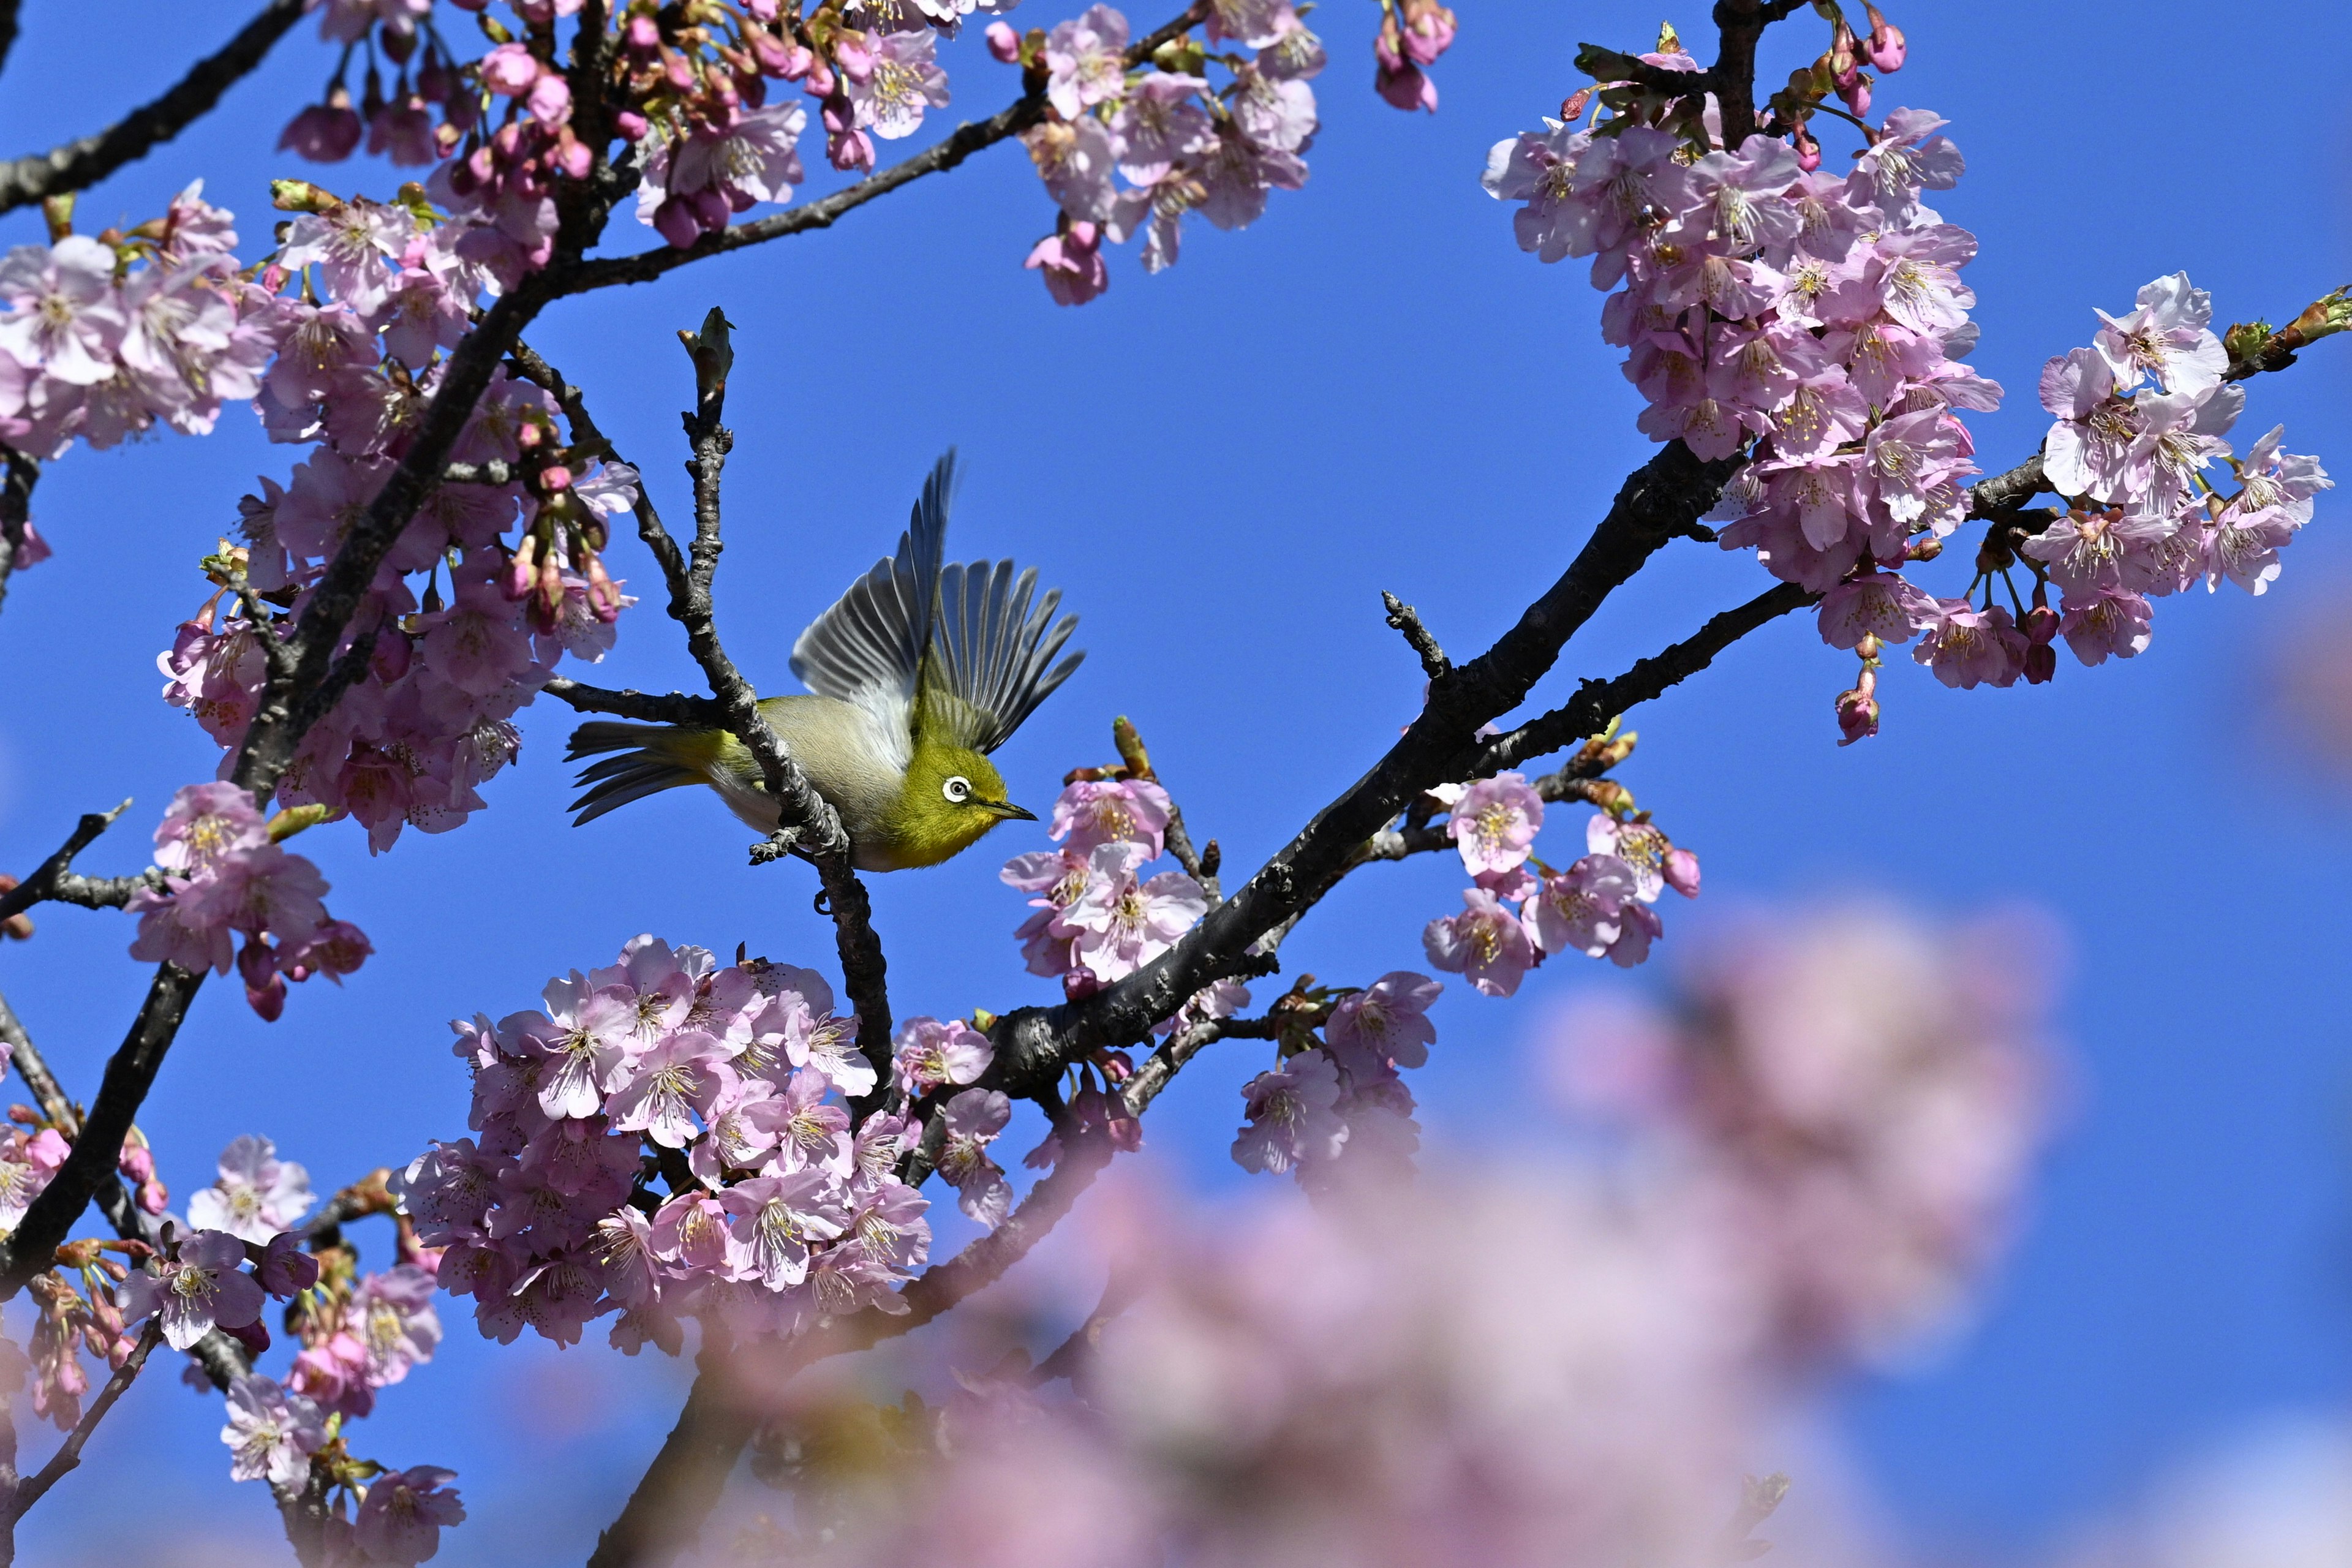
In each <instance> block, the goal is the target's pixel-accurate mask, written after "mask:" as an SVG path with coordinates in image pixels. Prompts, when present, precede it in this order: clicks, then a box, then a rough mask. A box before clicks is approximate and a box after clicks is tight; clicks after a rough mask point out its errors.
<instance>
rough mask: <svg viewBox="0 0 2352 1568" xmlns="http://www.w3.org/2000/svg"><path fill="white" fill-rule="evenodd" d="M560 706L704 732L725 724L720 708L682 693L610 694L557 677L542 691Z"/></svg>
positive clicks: (634, 692) (712, 702)
mask: <svg viewBox="0 0 2352 1568" xmlns="http://www.w3.org/2000/svg"><path fill="white" fill-rule="evenodd" d="M541 690H543V691H545V692H546V693H547V695H548V696H550V697H552V698H554V699H555V700H557V701H558V702H566V703H569V704H571V705H572V707H573V708H575V709H577V710H580V711H581V712H583V713H612V714H616V715H618V716H619V717H621V718H623V719H642V720H645V721H647V722H648V723H654V724H685V725H688V726H692V727H698V728H701V729H714V728H716V727H717V726H719V725H720V724H722V723H724V722H725V721H726V719H725V716H724V715H723V714H722V713H721V712H720V711H719V704H718V703H716V702H714V701H712V700H710V699H709V698H708V697H692V696H688V694H687V693H685V692H683V691H671V692H665V693H662V694H659V695H655V694H651V693H647V692H643V691H611V690H607V689H605V688H604V687H601V686H589V685H587V684H585V683H583V682H581V681H577V680H567V679H564V678H563V677H562V676H560V675H559V676H557V677H556V678H555V679H552V680H551V681H549V682H548V683H547V684H546V685H545V686H544V687H542V688H541Z"/></svg>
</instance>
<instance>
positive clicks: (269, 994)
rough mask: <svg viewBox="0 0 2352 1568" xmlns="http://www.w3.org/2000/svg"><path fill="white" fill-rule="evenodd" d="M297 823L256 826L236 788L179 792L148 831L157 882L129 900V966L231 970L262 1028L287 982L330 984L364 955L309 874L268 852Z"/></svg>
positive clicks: (364, 946)
mask: <svg viewBox="0 0 2352 1568" xmlns="http://www.w3.org/2000/svg"><path fill="white" fill-rule="evenodd" d="M303 822H304V816H303V814H300V813H290V814H283V815H281V816H278V818H276V819H273V820H270V821H265V820H264V819H263V817H262V815H261V813H260V811H259V810H258V809H257V807H256V806H255V805H254V804H253V795H252V794H251V793H250V792H248V791H247V790H246V789H245V788H243V787H242V786H241V785H237V784H189V785H187V786H186V787H185V788H184V789H182V790H181V791H180V792H179V793H178V794H177V795H173V797H172V805H171V808H170V809H169V810H167V811H166V812H164V814H163V822H162V823H161V824H159V825H158V826H156V829H155V865H156V867H157V868H158V870H159V871H160V872H161V873H162V875H161V878H160V879H159V880H158V881H157V882H155V883H153V884H151V885H149V886H145V887H142V888H141V889H139V890H138V891H137V892H135V893H133V894H132V895H131V905H130V909H131V913H132V914H134V915H137V916H138V917H139V934H138V936H137V938H136V939H135V940H134V941H133V942H131V957H133V958H138V959H144V960H146V961H147V962H149V963H176V964H178V965H180V967H182V968H183V969H187V970H192V971H194V972H197V973H202V972H203V971H205V970H207V969H210V970H213V971H215V972H216V973H221V974H226V973H228V972H229V970H230V968H231V966H232V965H234V967H235V968H236V972H237V973H238V975H239V977H240V978H242V979H243V980H244V982H245V999H246V1001H247V1003H249V1004H250V1005H252V1007H253V1010H254V1011H255V1012H257V1013H258V1014H260V1015H261V1016H262V1017H263V1018H265V1019H268V1020H271V1021H275V1020H276V1019H277V1017H278V1015H279V1014H280V1013H281V1012H283V1011H284V1010H285V1006H286V984H287V982H288V981H289V980H291V981H303V980H308V979H310V977H311V976H312V975H314V974H323V975H325V976H326V977H327V978H328V979H330V980H332V981H335V982H336V983H337V984H341V981H342V977H343V976H344V975H346V974H349V973H352V971H353V970H355V969H357V968H358V967H359V966H360V965H361V964H362V963H364V962H366V959H367V956H368V954H369V953H370V952H373V951H374V949H373V948H372V947H371V946H370V945H369V944H368V939H367V936H366V934H365V933H364V932H362V931H361V930H360V929H359V927H357V926H355V925H353V924H352V923H351V922H350V921H339V920H335V919H333V918H331V916H329V914H328V913H327V906H326V905H325V903H324V902H322V901H321V900H322V899H323V896H324V895H325V893H326V891H327V880H326V879H325V878H323V877H321V876H320V875H319V868H317V867H316V866H314V865H312V864H311V863H310V861H309V860H308V859H307V858H304V857H302V856H299V855H297V854H294V853H293V852H291V851H290V850H288V849H286V848H284V847H282V846H281V845H280V844H279V843H278V839H280V838H282V837H286V836H287V834H288V832H289V830H291V829H293V828H296V827H298V826H300V825H302V824H303ZM239 937H242V938H243V939H244V942H243V945H242V946H239V945H238V941H237V939H238V938H239Z"/></svg>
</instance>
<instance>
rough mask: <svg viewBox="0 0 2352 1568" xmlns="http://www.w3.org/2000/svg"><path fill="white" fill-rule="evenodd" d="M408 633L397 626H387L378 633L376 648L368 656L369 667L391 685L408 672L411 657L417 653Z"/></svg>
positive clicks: (379, 678) (377, 676) (379, 677)
mask: <svg viewBox="0 0 2352 1568" xmlns="http://www.w3.org/2000/svg"><path fill="white" fill-rule="evenodd" d="M415 652H416V649H415V645H413V644H412V643H410V642H409V640H408V634H407V633H406V632H404V631H402V630H401V629H400V628H399V627H397V626H386V627H384V628H383V630H382V631H380V632H378V633H377V634H376V638H375V649H374V651H373V653H372V654H370V655H369V657H368V668H370V669H371V670H373V671H374V672H375V678H376V679H378V680H381V681H383V683H384V684H385V685H386V686H390V685H391V684H392V683H393V682H394V681H395V680H398V679H400V678H401V677H402V676H404V675H406V674H407V673H408V664H409V660H410V658H412V657H413V656H414V655H415Z"/></svg>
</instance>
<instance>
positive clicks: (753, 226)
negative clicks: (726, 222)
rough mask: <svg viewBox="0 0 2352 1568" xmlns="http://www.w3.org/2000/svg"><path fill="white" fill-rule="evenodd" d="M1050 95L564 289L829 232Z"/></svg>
mask: <svg viewBox="0 0 2352 1568" xmlns="http://www.w3.org/2000/svg"><path fill="white" fill-rule="evenodd" d="M1208 11H1209V7H1208V4H1207V0H1197V3H1196V4H1194V5H1192V7H1191V8H1190V9H1188V10H1187V11H1185V12H1184V14H1183V15H1182V16H1178V17H1177V18H1176V19H1175V20H1174V21H1172V22H1170V23H1168V24H1167V25H1165V26H1161V27H1160V28H1158V29H1156V30H1155V31H1153V32H1151V33H1150V34H1147V35H1146V36H1145V37H1142V38H1139V39H1138V40H1137V41H1136V43H1135V45H1134V46H1133V47H1130V48H1129V50H1128V51H1127V63H1128V65H1129V68H1133V67H1136V66H1139V65H1142V64H1143V63H1144V62H1145V61H1147V60H1149V59H1150V58H1151V56H1152V54H1153V52H1154V51H1155V50H1157V49H1158V48H1159V47H1160V45H1162V44H1164V43H1167V42H1169V41H1170V40H1171V39H1173V38H1178V37H1182V36H1183V34H1184V31H1185V29H1187V28H1189V27H1191V26H1192V25H1193V24H1195V23H1197V22H1199V21H1200V20H1201V19H1202V17H1204V16H1207V15H1208ZM1045 107H1046V106H1045V89H1044V88H1043V87H1042V86H1041V87H1040V88H1038V89H1036V90H1034V91H1033V92H1030V93H1027V94H1025V95H1024V96H1023V97H1022V98H1020V99H1019V100H1016V101H1014V102H1013V103H1011V104H1008V105H1006V106H1005V107H1004V108H1003V109H1002V110H998V111H997V112H996V113H994V114H992V115H991V116H989V117H988V118H987V119H986V120H983V121H979V122H978V123H976V124H975V123H972V122H970V121H967V122H965V123H964V124H961V125H959V126H957V127H956V128H955V129H954V130H953V131H951V132H949V133H948V134H947V136H946V137H945V138H944V139H942V140H941V141H939V142H934V143H933V144H932V145H930V146H929V147H926V148H925V149H923V151H921V152H920V153H916V154H915V155H914V156H913V157H911V158H908V159H905V160H903V161H901V162H899V163H893V164H892V165H890V167H888V168H887V169H882V170H877V172H876V173H874V174H869V175H867V176H866V178H865V179H863V180H860V181H858V182H857V184H854V185H851V186H849V187H847V188H846V189H844V190H839V191H835V193H834V194H833V195H829V196H824V197H822V198H820V199H818V200H816V201H813V202H803V203H802V204H801V205H798V206H796V207H788V208H786V209H785V210H784V211H782V212H780V213H778V214H776V215H775V216H772V217H764V218H761V219H759V220H758V221H757V222H754V223H745V224H733V225H730V226H728V227H726V228H723V229H719V230H718V231H716V232H714V233H710V234H706V235H704V236H703V237H701V238H700V239H698V240H696V241H695V242H694V243H693V244H692V245H689V246H687V247H685V248H683V249H677V248H669V247H666V248H664V249H660V250H646V251H640V252H639V253H638V254H636V255H635V256H618V257H609V258H602V259H599V260H595V261H590V262H587V263H584V264H583V265H582V266H581V267H579V268H576V269H574V270H573V271H572V273H571V275H570V276H569V277H568V278H566V279H565V281H564V288H563V292H565V293H567V294H583V293H586V292H587V291H588V290H590V289H609V288H612V287H613V286H614V285H615V284H621V283H650V282H652V281H653V280H654V279H656V278H659V277H661V276H663V275H664V274H666V273H669V272H675V271H676V270H677V268H681V267H684V266H687V265H688V264H689V263H692V262H696V261H700V260H701V259H703V258H705V257H709V256H720V255H724V254H725V253H727V252H729V251H731V250H741V249H744V248H745V247H749V246H754V245H762V244H765V243H766V242H767V241H769V240H772V239H781V238H782V237H784V236H785V235H788V234H801V233H804V232H805V231H807V230H809V229H813V228H829V227H831V226H833V225H834V224H835V223H837V222H838V221H840V219H841V218H842V216H844V215H845V214H847V213H850V212H854V211H855V210H856V209H857V208H859V207H862V206H864V205H866V203H867V202H870V201H872V200H873V199H874V198H875V197H877V196H885V195H889V194H890V193H891V192H892V191H895V190H897V189H898V187H899V186H901V185H904V184H910V183H911V182H913V181H916V180H919V179H921V178H922V177H923V176H924V175H926V174H943V173H945V172H946V171H948V170H950V169H952V168H954V167H955V166H956V165H957V164H959V163H962V162H963V161H964V160H965V159H967V158H969V157H971V155H972V154H973V153H978V152H980V151H982V149H984V148H988V147H992V146H994V145H996V143H998V142H1002V141H1003V140H1005V139H1006V138H1007V137H1010V136H1018V135H1019V134H1021V132H1024V131H1026V130H1028V129H1029V128H1030V127H1031V126H1033V125H1035V124H1037V123H1038V122H1039V121H1042V120H1044V119H1045Z"/></svg>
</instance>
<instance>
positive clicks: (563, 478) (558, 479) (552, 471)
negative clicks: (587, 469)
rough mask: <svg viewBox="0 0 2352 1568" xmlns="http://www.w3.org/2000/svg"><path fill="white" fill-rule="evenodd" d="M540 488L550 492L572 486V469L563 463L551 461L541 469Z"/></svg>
mask: <svg viewBox="0 0 2352 1568" xmlns="http://www.w3.org/2000/svg"><path fill="white" fill-rule="evenodd" d="M539 488H540V489H543V490H547V491H550V492H552V491H555V490H568V489H571V488H572V470H571V469H570V468H565V467H564V466H563V465H562V464H561V463H550V464H548V465H547V467H545V468H541V470H540V471H539Z"/></svg>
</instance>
